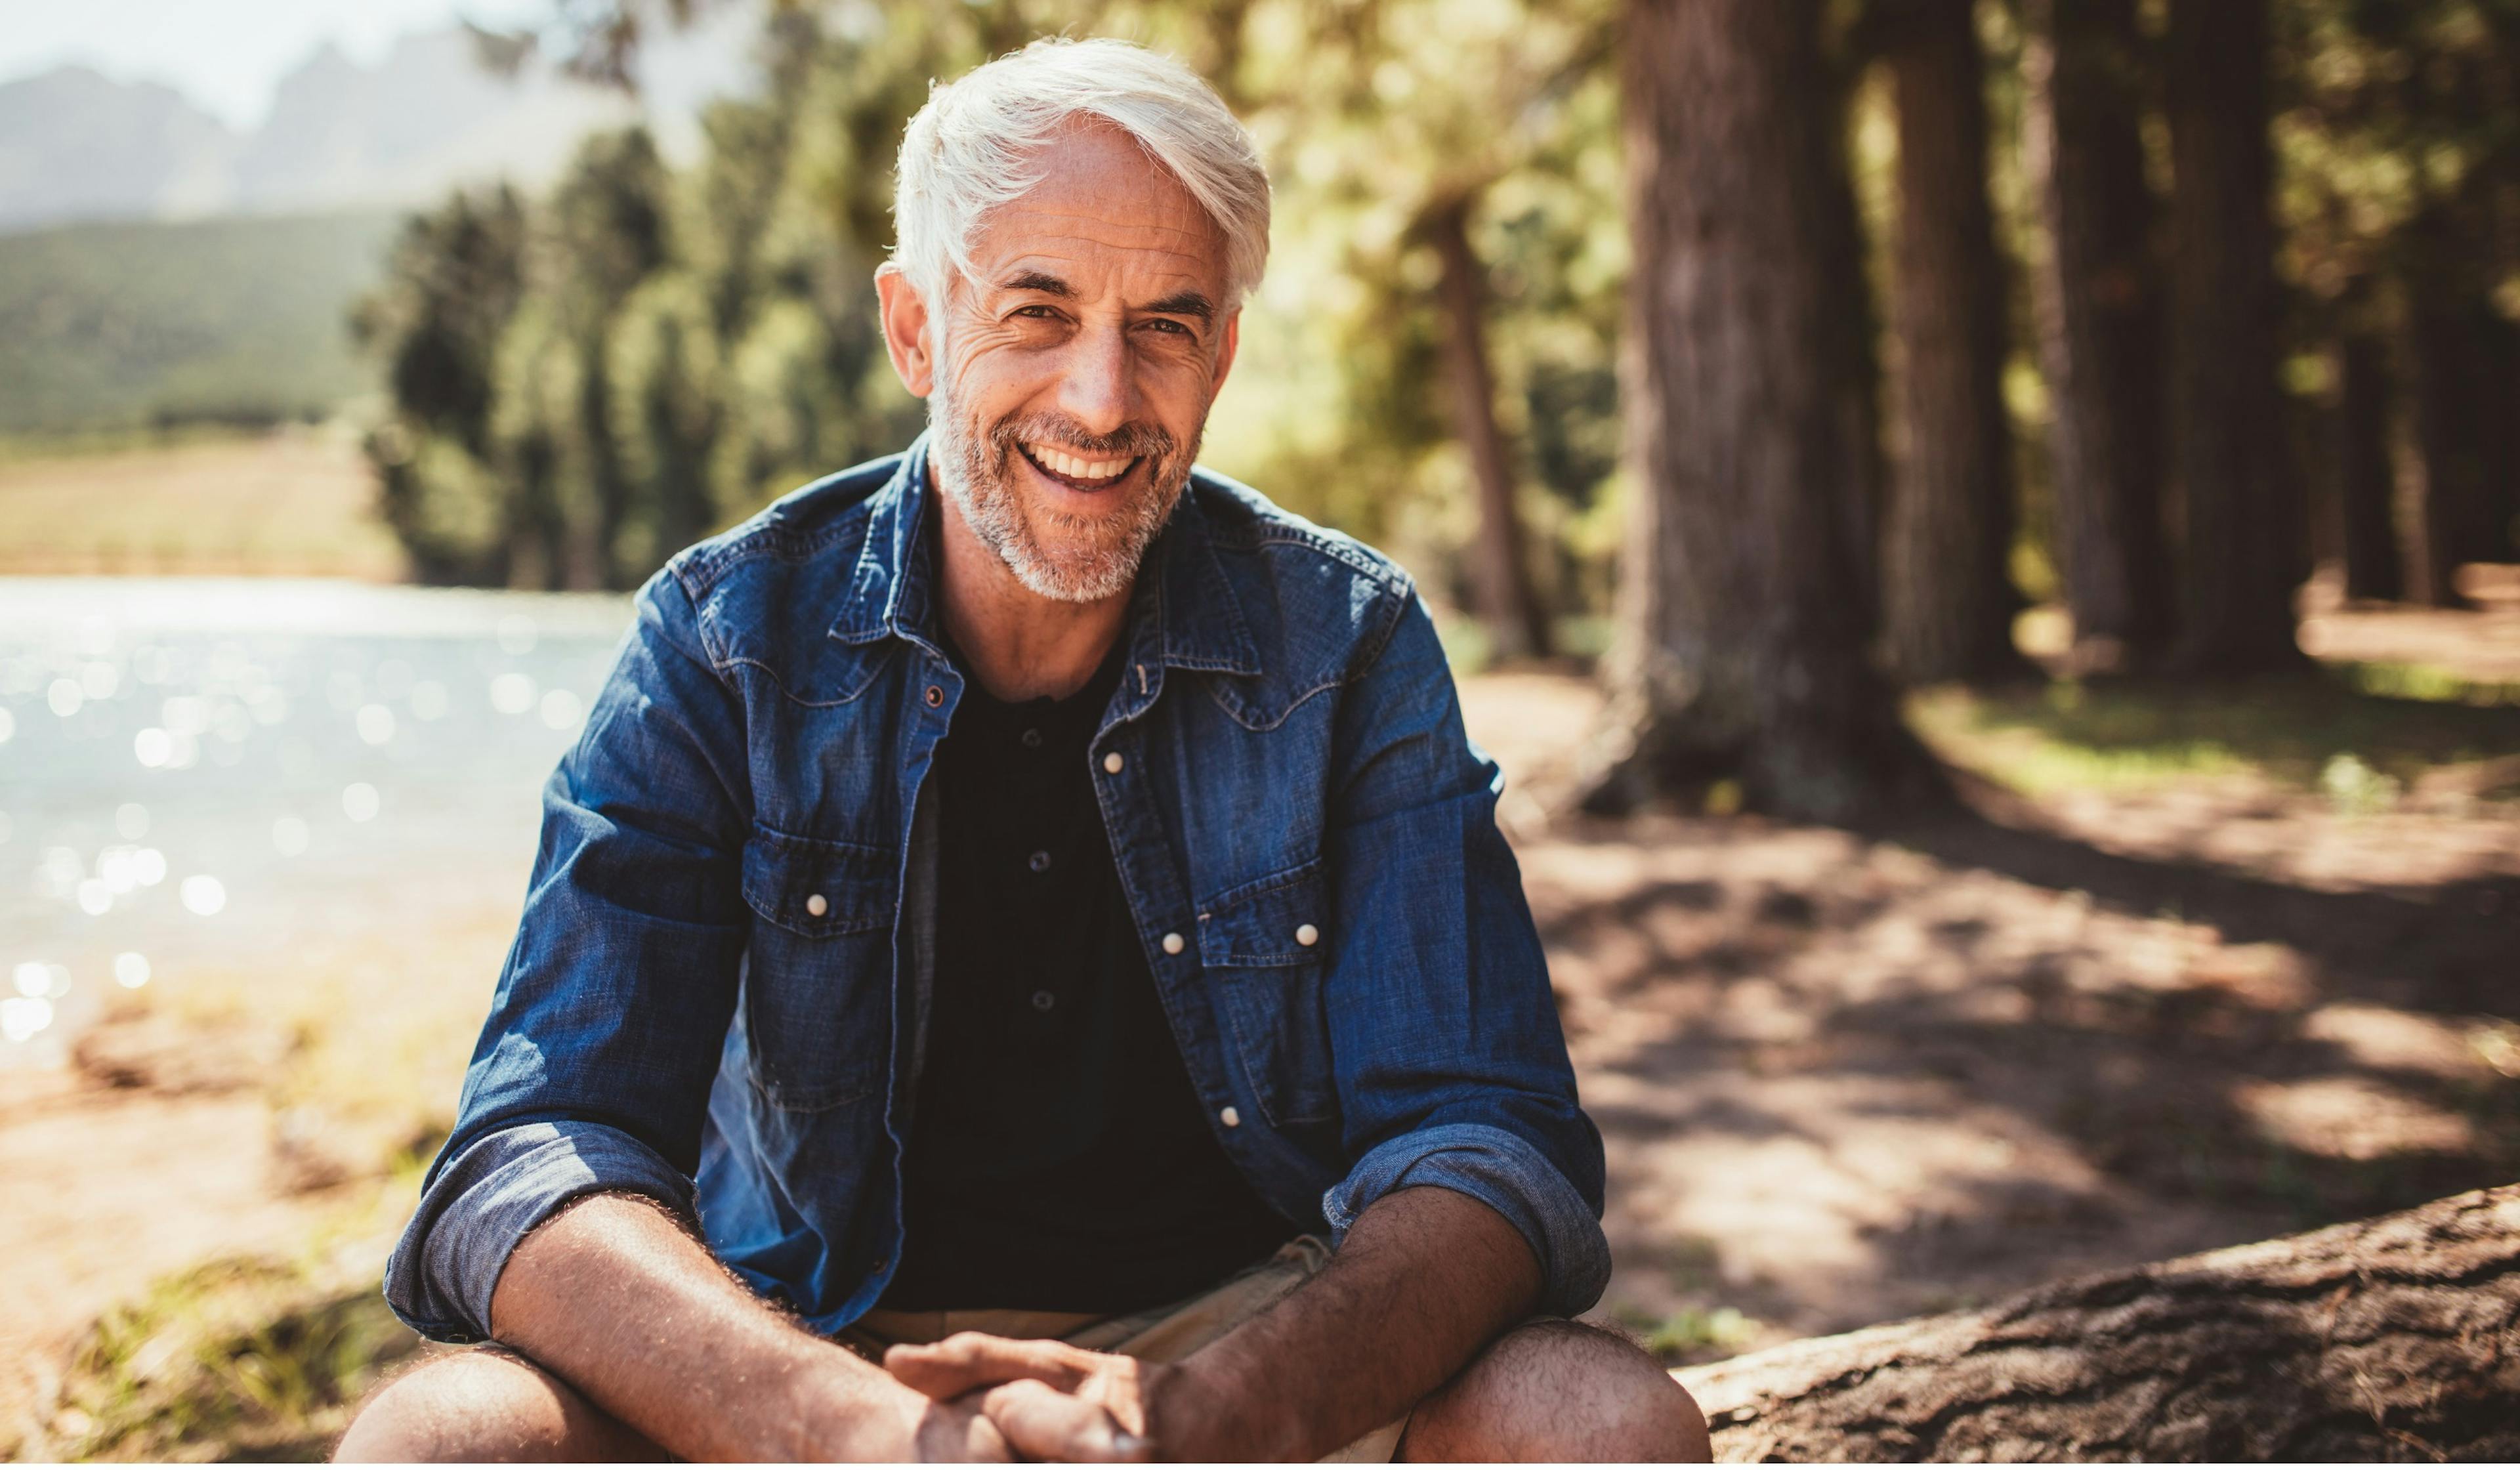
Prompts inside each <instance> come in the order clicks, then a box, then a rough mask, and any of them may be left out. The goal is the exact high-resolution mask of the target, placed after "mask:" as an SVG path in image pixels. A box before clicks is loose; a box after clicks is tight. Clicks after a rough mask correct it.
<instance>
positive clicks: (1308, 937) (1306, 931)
mask: <svg viewBox="0 0 2520 1470" xmlns="http://www.w3.org/2000/svg"><path fill="white" fill-rule="evenodd" d="M1321 937H1322V931H1321V930H1319V929H1316V928H1314V927H1313V926H1312V925H1311V924H1297V925H1295V943H1297V944H1299V945H1302V946H1303V947H1304V948H1306V949H1308V950H1309V949H1311V948H1312V947H1313V946H1314V945H1316V944H1318V943H1320V942H1321Z"/></svg>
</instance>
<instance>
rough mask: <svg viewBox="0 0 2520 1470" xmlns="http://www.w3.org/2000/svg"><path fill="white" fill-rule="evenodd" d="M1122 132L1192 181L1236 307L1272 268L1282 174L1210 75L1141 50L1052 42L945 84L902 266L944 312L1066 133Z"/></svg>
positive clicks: (897, 189)
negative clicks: (1218, 242)
mask: <svg viewBox="0 0 2520 1470" xmlns="http://www.w3.org/2000/svg"><path fill="white" fill-rule="evenodd" d="M1080 117H1084V118H1095V119H1099V120H1101V121H1103V122H1107V123H1110V124H1111V125H1113V126H1115V127H1117V128H1119V129H1120V130H1121V131H1123V132H1125V133H1127V134H1128V135H1129V136H1130V137H1131V138H1133V139H1135V140H1137V143H1138V146H1139V147H1140V148H1143V149H1145V150H1146V151H1147V156H1148V157H1150V158H1152V159H1153V160H1154V161H1155V162H1157V163H1159V164H1161V165H1162V166H1163V167H1164V168H1165V169H1166V170H1167V171H1169V172H1170V173H1171V174H1172V176H1173V177H1174V178H1176V179H1178V180H1180V181H1181V185H1182V187H1183V188H1184V189H1185V190H1187V191H1189V193H1190V196H1191V198H1192V199H1193V200H1196V201H1197V202H1198V205H1199V207H1200V208H1201V209H1203V210H1205V211H1206V212H1207V216H1208V218H1209V219H1211V220H1213V221H1214V222H1215V224H1216V228H1217V232H1218V233H1219V234H1220V235H1222V236H1223V237H1224V238H1225V269H1226V299H1225V301H1224V303H1223V304H1224V307H1225V309H1226V310H1229V311H1230V310H1232V309H1233V308H1234V307H1236V306H1238V305H1239V304H1240V303H1241V301H1242V298H1243V296H1244V295H1245V294H1246V293H1247V292H1248V291H1249V290H1251V289H1252V288H1253V287H1255V286H1257V285H1259V283H1260V272H1261V270H1262V268H1263V267H1264V266H1265V265H1266V264H1267V263H1268V259H1269V174H1268V170H1267V169H1266V168H1264V167H1263V166H1262V164H1261V162H1260V151H1259V149H1258V148H1257V147H1256V146H1254V145H1253V143H1252V141H1251V134H1250V133H1249V132H1248V131H1246V130H1245V129H1244V128H1243V126H1242V123H1241V121H1240V120H1239V119H1238V118H1237V117H1236V116H1235V115H1234V113H1233V112H1232V111H1230V110H1228V109H1227V107H1226V106H1225V100H1224V99H1223V98H1221V97H1219V96H1217V95H1216V89H1215V88H1213V87H1210V86H1209V85H1208V84H1207V83H1206V82H1205V81H1204V80H1203V79H1201V78H1200V77H1199V75H1198V74H1197V73H1196V72H1194V71H1193V70H1191V69H1190V68H1189V67H1185V66H1183V65H1182V64H1181V63H1180V62H1178V61H1175V60H1173V59H1172V58H1171V57H1168V56H1165V55H1163V54H1162V53H1160V52H1154V51H1149V50H1148V49H1146V48H1145V47H1143V46H1137V45H1133V44H1131V43H1130V42H1127V41H1119V40H1111V39H1107V38H1105V39H1096V40H1086V41H1073V40H1068V39H1065V38H1064V37H1057V36H1047V37H1044V38H1043V39H1041V40H1038V41H1035V42H1033V43H1032V44H1031V45H1029V46H1026V47H1025V48H1023V49H1022V50H1021V51H1014V52H1010V53H1008V54H1007V55H1005V56H1002V57H1000V58H998V59H997V60H996V61H993V62H990V63H988V64H987V65H986V66H982V67H974V68H973V69H972V70H970V71H968V72H967V73H965V74H964V75H963V76H962V77H961V78H959V79H957V80H955V81H951V82H944V83H941V84H934V85H931V86H930V87H929V89H928V93H927V105H926V106H925V107H922V108H921V109H920V110H919V113H918V115H917V116H915V117H913V118H911V119H910V130H909V131H908V133H906V134H905V135H904V136H903V138H902V140H901V163H900V168H899V170H898V172H897V174H896V176H895V182H894V186H893V197H892V224H893V233H894V244H893V250H892V259H893V263H894V264H895V265H897V266H899V267H900V269H901V271H902V273H903V274H904V275H906V276H908V277H909V278H910V283H911V285H913V286H915V287H917V288H918V289H919V291H920V293H921V294H922V295H924V296H926V297H927V299H928V300H929V301H930V302H931V303H936V304H938V305H941V303H942V300H943V292H944V289H945V285H946V282H947V281H948V279H949V278H950V275H961V276H964V277H966V278H968V277H969V276H970V275H971V258H970V240H971V237H972V236H973V235H974V234H976V233H977V232H978V230H979V227H980V222H981V219H982V218H983V217H984V216H985V215H986V214H987V213H988V211H989V210H991V209H992V208H994V207H996V206H997V205H999V204H1003V203H1006V202H1007V201H1009V200H1012V199H1014V198H1016V197H1017V196H1019V195H1021V194H1022V193H1023V192H1024V191H1025V190H1027V189H1030V188H1031V187H1032V186H1033V185H1035V184H1037V183H1039V182H1040V181H1041V178H1042V175H1043V173H1044V172H1045V171H1046V162H1045V159H1044V156H1043V150H1044V146H1045V145H1046V144H1048V143H1049V142H1050V140H1051V138H1052V136H1053V135H1054V134H1056V133H1057V130H1058V129H1059V127H1060V126H1061V125H1063V124H1065V123H1067V122H1069V121H1071V120H1073V119H1076V118H1080Z"/></svg>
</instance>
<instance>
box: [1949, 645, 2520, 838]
mask: <svg viewBox="0 0 2520 1470" xmlns="http://www.w3.org/2000/svg"><path fill="white" fill-rule="evenodd" d="M1908 717H1909V722H1910V724H1911V725H1912V726H1913V728H1914V729H1915V730H1916V732H1917V734H1918V735H1921V736H1922V737H1923V738H1924V739H1925V741H1926V742H1927V743H1928V744H1930V745H1932V746H1933V747H1934V749H1935V750H1936V752H1937V753H1939V754H1940V755H1942V756H1943V757H1944V758H1945V759H1946V760H1949V761H1952V762H1954V763H1955V764H1958V765H1960V766H1964V767H1967V768H1968V769H1971V770H1974V771H1976V772H1978V773H1979V774H1980V775H1983V776H1986V777H1989V778H1991V779H1993V780H1998V781H2001V782H2002V783H2003V784H2005V785H2007V786H2010V787H2012V788H2014V789H2015V790H2018V791H2021V792H2022V793H2024V794H2026V795H2032V796H2041V795H2048V794H2051V793H2055V792H2059V791H2066V790H2127V789H2132V788H2138V787H2145V786H2155V785H2161V784H2164V783H2168V782H2173V781H2181V780H2195V779H2198V778H2217V777H2232V776H2255V777H2259V778H2262V779H2265V780H2272V781H2273V782H2275V783H2277V784H2279V785H2285V786H2290V787H2293V788H2295V789H2299V790H2304V791H2322V792H2324V793H2326V794H2327V795H2328V796H2329V797H2330V798H2331V799H2333V800H2335V801H2336V802H2337V803H2338V805H2339V806H2340V807H2345V808H2349V809H2355V810H2364V809H2369V808H2372V807H2375V806H2384V805H2386V804H2387V801H2388V799H2390V798H2391V797H2392V795H2393V793H2394V791H2395V790H2397V789H2401V788H2404V787H2406V786H2408V785H2411V784H2412V783H2413V782H2415V781H2416V780H2419V779H2421V778H2422V777H2423V776H2424V775H2426V774H2427V773H2429V772H2433V771H2436V770H2438V769H2440V768H2442V767H2445V766H2452V765H2458V764H2463V763H2466V762H2472V761H2482V760H2489V759H2495V758H2499V757H2507V756H2510V755H2513V754H2515V753H2520V685H2507V684H2495V683H2492V682H2478V681H2473V680H2467V679H2463V678H2461V677H2459V676H2458V675H2456V674H2453V673H2451V672H2449V671H2447V670H2440V669H2426V668H2422V667H2420V666H2415V665H2379V664H2360V665H2341V666H2338V667H2336V668H2333V669H2330V670H2328V671H2326V672H2325V673H2323V674H2319V675H2312V676H2307V677H2302V678H2295V679H2266V680H2256V681H2245V682H2240V683H2234V684H2222V685H2210V684H2168V683H2143V682H2134V683H2105V684H2079V683H2075V682H2072V681H2059V682H2057V683H2053V684H2049V685H2047V686H2044V687H2036V686H2034V687H2026V688H2022V689H2008V690H1961V689H1938V690H1923V691H1920V692H1917V693H1915V694H1912V695H1911V696H1910V697H1909V701H1908Z"/></svg>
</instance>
